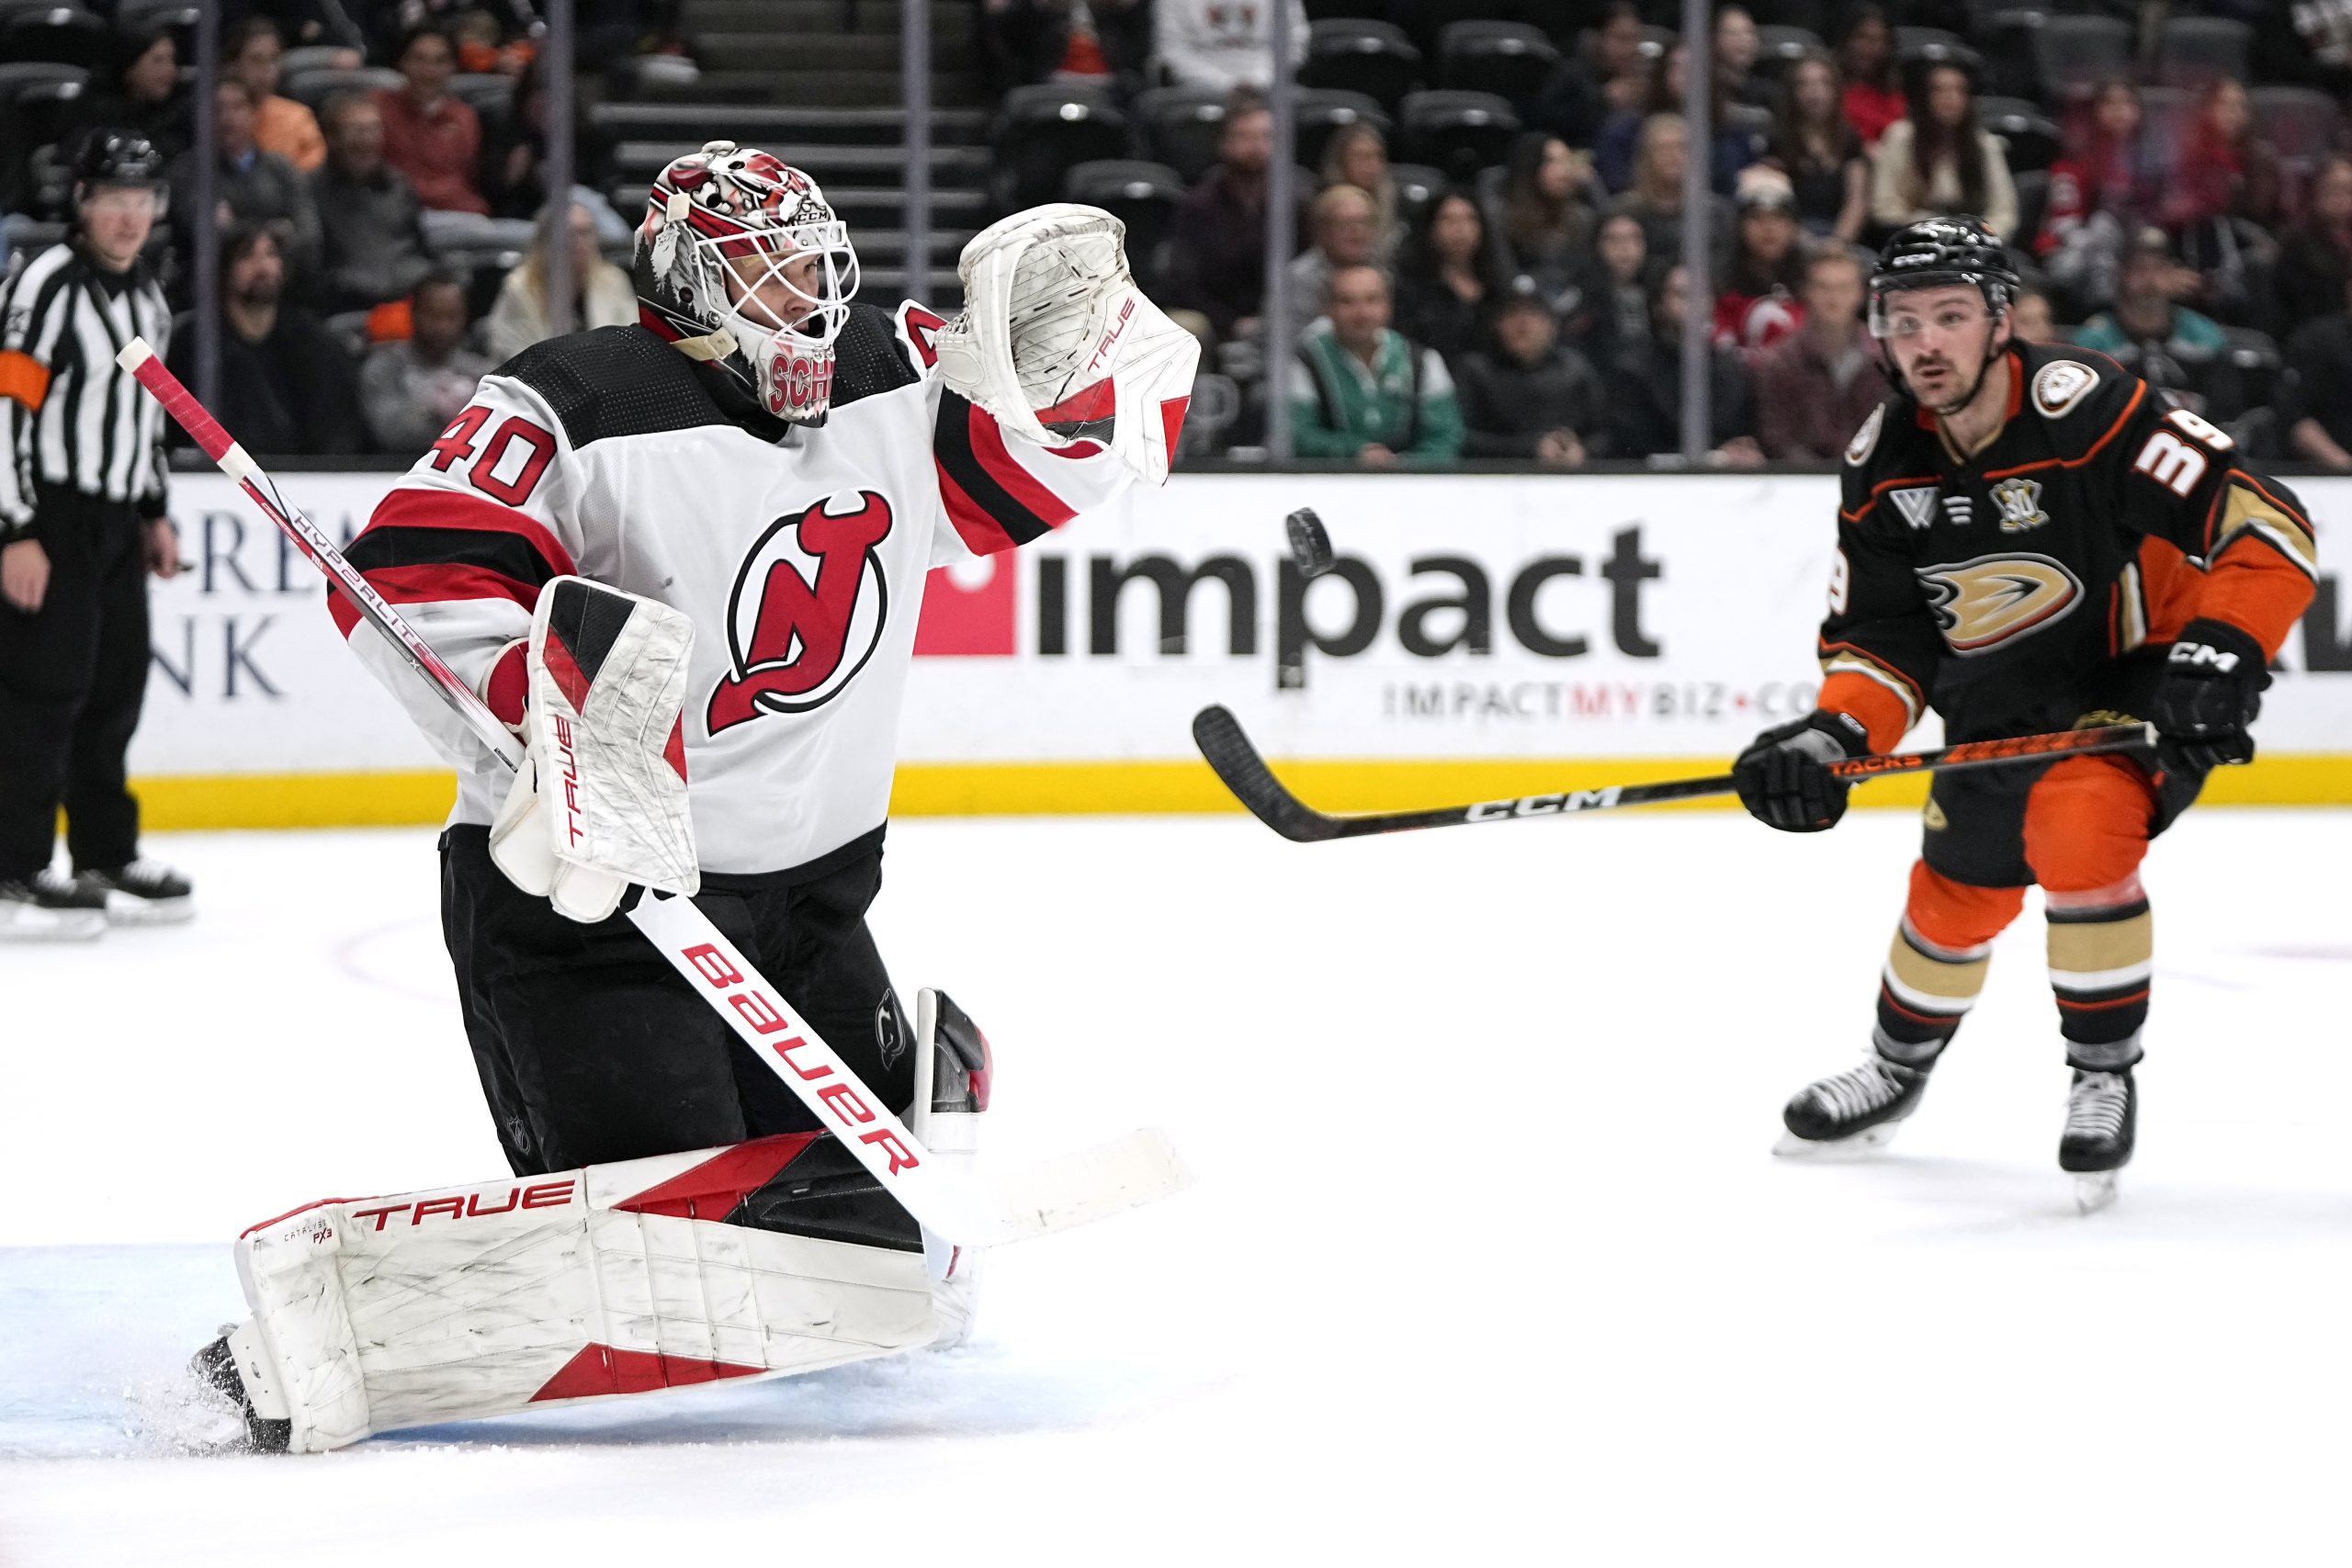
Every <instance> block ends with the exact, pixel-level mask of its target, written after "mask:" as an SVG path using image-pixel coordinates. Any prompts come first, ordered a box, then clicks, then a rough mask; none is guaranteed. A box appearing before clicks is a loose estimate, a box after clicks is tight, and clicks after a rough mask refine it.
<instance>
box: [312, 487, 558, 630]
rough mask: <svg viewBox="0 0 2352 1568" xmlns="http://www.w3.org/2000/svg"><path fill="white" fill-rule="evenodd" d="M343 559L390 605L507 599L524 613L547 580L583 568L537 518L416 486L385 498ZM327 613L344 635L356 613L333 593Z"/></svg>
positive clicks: (480, 500) (482, 501)
mask: <svg viewBox="0 0 2352 1568" xmlns="http://www.w3.org/2000/svg"><path fill="white" fill-rule="evenodd" d="M345 555H346V556H347V557H349V558H350V561H351V564H352V565H353V566H356V567H357V568H358V569H359V572H360V575H361V576H363V577H365V578H366V579H367V580H368V584H369V586H371V587H373V588H374V589H375V590H376V592H379V593H380V594H382V595H383V596H384V599H385V602H386V603H388V604H422V603H428V602H435V603H437V602H442V601H447V600H453V599H511V600H513V601H514V602H515V604H519V605H521V606H522V607H523V608H524V609H525V610H526V611H527V610H530V609H531V608H533V607H534V606H535V605H537V603H538V597H539V590H540V589H541V588H542V587H544V586H546V584H547V583H548V581H550V580H552V579H554V578H557V577H563V576H570V575H576V574H577V573H578V571H579V570H580V569H579V568H578V567H577V566H576V565H575V564H574V563H573V561H572V559H571V552H570V551H568V550H566V549H565V548H564V547H563V545H562V542H561V541H560V540H559V539H557V538H556V536H555V535H554V534H552V533H551V532H549V531H548V527H547V525H544V524H542V523H540V522H539V521H538V520H537V518H535V517H532V516H529V515H528V514H526V513H521V512H517V511H515V509H514V508H513V507H509V506H501V505H498V504H497V503H496V502H489V501H484V500H482V499H481V498H480V497H478V496H471V495H466V494H463V493H461V492H458V491H441V490H424V489H417V488H413V487H411V488H404V489H400V490H395V491H392V492H391V493H390V495H388V496H386V497H385V498H384V500H383V502H382V503H381V504H380V505H379V506H378V507H377V508H376V514H375V515H374V516H373V517H371V518H369V519H368V526H367V527H366V528H365V529H364V530H362V531H361V533H360V535H359V536H358V537H356V538H355V539H354V540H352V541H351V547H350V548H349V549H348V550H346V551H345ZM327 608H328V611H329V612H330V613H331V614H332V615H334V622H335V626H336V627H337V628H338V629H339V630H341V631H342V633H343V635H344V636H345V637H349V636H350V635H351V628H352V626H354V625H356V623H357V621H358V618H359V613H358V611H356V609H354V608H353V607H352V606H351V604H350V603H349V602H348V601H347V600H345V598H344V596H343V595H342V594H340V593H338V592H334V590H333V589H332V588H330V589H329V590H328V593H327Z"/></svg>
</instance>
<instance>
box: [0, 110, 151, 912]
mask: <svg viewBox="0 0 2352 1568" xmlns="http://www.w3.org/2000/svg"><path fill="white" fill-rule="evenodd" d="M163 209H164V184H163V160H162V159H161V158H160V157H158V156H157V155H156V152H155V150H154V148H153V147H151V146H149V145H148V143H147V142H146V141H145V140H144V139H143V138H141V137H139V136H135V135H132V134H130V132H128V131H119V130H99V131H95V132H93V133H92V134H91V135H90V137H89V138H88V140H87V141H85V143H84V145H83V148H82V151H81V152H80V154H79V155H78V156H77V157H76V158H75V159H74V234H73V237H72V240H71V242H70V243H66V244H63V245H59V246H56V247H55V248H53V249H51V250H49V251H46V252H44V253H42V254H40V255H38V256H36V257H34V258H33V260H32V261H31V263H30V264H29V265H27V266H26V267H25V269H24V271H23V272H22V273H20V274H18V275H17V281H16V283H15V284H14V285H13V286H11V287H10V288H9V289H8V291H7V293H6V296H5V297H0V453H5V454H6V462H5V463H0V940H9V939H18V940H24V939H29V940H35V941H40V940H50V941H55V940H62V939H74V938H88V937H95V936H97V935H99V934H100V933H102V932H103V931H105V930H106V928H107V923H108V921H109V920H122V921H153V920H175V919H187V917H188V915H189V913H190V912H191V911H190V908H189V902H188V885H187V879H186V878H184V877H182V876H180V875H179V874H177V873H175V872H174V871H172V870H171V869H170V868H168V867H166V866H162V865H158V864H156V863H154V862H153V861H148V860H141V858H139V803H138V802H137V801H136V800H134V799H132V798H131V795H130V789H129V788H128V787H127V786H126V784H125V783H124V773H123V753H124V752H125V751H126V750H128V749H129V748H130V736H131V732H132V731H133V730H134V729H136V728H138V727H139V706H140V703H141V700H142V699H143V698H144V697H145V695H146V692H147V660H148V643H147V573H149V572H151V571H152V572H153V573H154V574H155V575H156V576H158V577H170V576H172V575H173V574H175V572H177V571H178V570H179V544H178V539H177V536H176V535H175V534H174V532H173V531H172V524H171V519H170V518H169V517H167V516H165V515H164V443H163V434H164V430H163V425H164V415H163V410H162V409H161V408H160V407H159V406H158V405H157V404H156V403H155V401H154V400H153V399H152V398H149V397H147V396H145V395H144V394H143V393H142V392H141V390H140V389H139V385H138V383H137V382H135V381H133V380H132V379H131V378H130V377H129V376H128V375H126V374H124V373H123V372H122V371H121V370H120V369H119V367H117V366H116V365H115V362H114V356H115V353H116V351H117V350H119V349H120V348H121V347H123V345H124V344H128V343H129V342H130V339H131V338H132V337H133V336H143V337H144V338H146V339H147V341H148V342H149V343H151V344H154V345H155V348H156V349H157V351H158V352H161V351H162V349H163V347H164V341H165V339H166V338H167V337H168V336H169V334H170V332H171V321H172V318H171V312H170V310H169V309H168V308H167V307H166V306H165V305H164V292H163V290H162V289H161V288H158V287H157V286H156V282H155V278H154V275H153V273H152V272H151V271H150V270H149V269H148V267H147V265H146V264H145V263H144V262H142V261H141V260H140V254H139V253H140V251H141V249H142V248H143V247H144V246H145V245H146V243H147V236H148V234H149V232H150V231H152V230H153V228H154V226H155V220H157V219H158V218H159V217H161V216H162V215H163ZM60 806H62V807H64V808H65V817H66V824H67V826H66V834H65V842H66V848H67V850H68V851H69V852H71V854H72V855H73V859H74V875H73V876H72V877H70V878H68V877H65V876H62V875H59V874H56V873H54V872H52V871H51V869H50V857H51V852H52V849H53V840H54V839H55V837H56V832H57V811H58V807H60Z"/></svg>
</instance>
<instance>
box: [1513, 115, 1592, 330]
mask: <svg viewBox="0 0 2352 1568" xmlns="http://www.w3.org/2000/svg"><path fill="white" fill-rule="evenodd" d="M1593 194H1594V182H1593V178H1592V167H1591V165H1590V164H1587V163H1586V162H1585V161H1584V160H1583V159H1582V158H1580V157H1578V156H1577V154H1576V153H1574V152H1569V151H1568V144H1567V143H1566V142H1565V141H1561V140H1560V139H1559V138H1558V137H1556V136H1546V135H1544V134H1543V133H1542V132H1540V131H1539V132H1531V133H1530V134H1528V135H1525V136H1522V137H1521V138H1520V139H1519V141H1517V142H1516V143H1515V144H1514V145H1513V146H1512V148H1511V154H1510V172H1509V174H1508V175H1506V177H1505V179H1504V182H1503V196H1502V210H1501V213H1500V221H1499V222H1498V224H1497V225H1496V227H1497V229H1498V235H1499V238H1500V240H1501V242H1502V248H1503V251H1504V253H1505V254H1507V255H1508V256H1509V257H1510V265H1511V270H1512V271H1514V272H1516V273H1518V274H1519V275H1520V276H1523V277H1530V278H1532V279H1534V280H1535V285H1536V287H1537V288H1540V289H1542V290H1543V292H1544V299H1546V300H1548V301H1550V302H1551V304H1552V306H1553V308H1554V309H1555V310H1557V309H1559V308H1561V307H1562V306H1563V305H1565V304H1566V302H1567V299H1568V296H1569V293H1570V292H1571V291H1572V290H1573V289H1574V288H1576V276H1577V273H1578V272H1579V271H1581V270H1582V269H1583V266H1584V264H1585V260H1586V258H1587V257H1588V256H1589V255H1590V254H1591V246H1592V222H1593V218H1592V209H1591V208H1590V207H1589V206H1587V205H1586V202H1587V199H1588V197H1590V196H1591V195H1593Z"/></svg>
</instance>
